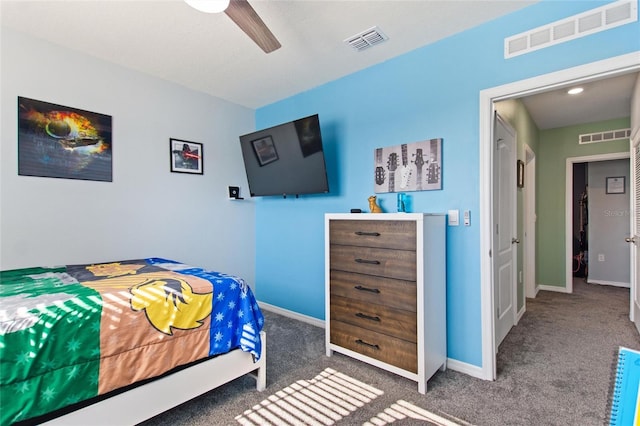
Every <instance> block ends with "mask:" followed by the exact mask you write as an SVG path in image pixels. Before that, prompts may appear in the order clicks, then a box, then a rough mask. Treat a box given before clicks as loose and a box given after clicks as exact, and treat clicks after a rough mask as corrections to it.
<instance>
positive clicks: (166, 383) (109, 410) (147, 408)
mask: <svg viewBox="0 0 640 426" xmlns="http://www.w3.org/2000/svg"><path fill="white" fill-rule="evenodd" d="M260 339H262V355H261V357H260V360H259V361H258V362H253V355H251V354H250V353H248V352H244V351H242V350H241V349H234V350H233V351H231V352H228V353H226V354H222V355H218V356H216V357H214V358H211V359H210V360H207V361H204V362H201V363H199V364H196V365H193V366H191V367H189V368H185V369H184V370H181V371H178V372H176V373H173V374H170V375H168V376H164V377H161V378H159V379H158V380H153V381H150V382H148V383H145V384H144V385H141V386H138V387H135V388H133V389H131V390H128V391H126V392H124V393H121V394H118V395H114V396H112V397H110V398H107V399H104V400H102V401H99V402H96V403H95V404H92V405H89V406H87V407H84V408H81V409H79V410H77V411H73V412H71V413H68V414H65V415H64V416H61V417H57V418H55V419H53V420H50V421H48V422H46V423H43V424H44V425H64V426H71V425H78V426H86V425H89V424H90V425H94V426H98V425H110V426H112V425H134V424H138V423H140V422H142V421H144V420H147V419H150V418H151V417H153V416H156V415H158V414H160V413H163V412H165V411H167V410H169V409H171V408H173V407H176V406H178V405H180V404H182V403H184V402H187V401H189V400H190V399H193V398H195V397H197V396H199V395H202V394H203V393H205V392H208V391H210V390H212V389H215V388H217V387H219V386H221V385H223V384H225V383H227V382H230V381H231V380H234V379H236V378H238V377H241V376H244V375H245V374H251V375H252V376H254V377H255V379H256V389H257V390H258V391H263V390H264V389H265V387H266V385H267V356H266V355H267V340H266V334H265V332H264V331H261V332H260Z"/></svg>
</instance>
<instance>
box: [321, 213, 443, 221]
mask: <svg viewBox="0 0 640 426" xmlns="http://www.w3.org/2000/svg"><path fill="white" fill-rule="evenodd" d="M324 216H325V219H328V220H331V219H336V220H345V219H346V220H422V219H423V218H424V217H425V216H446V214H445V213H325V215H324Z"/></svg>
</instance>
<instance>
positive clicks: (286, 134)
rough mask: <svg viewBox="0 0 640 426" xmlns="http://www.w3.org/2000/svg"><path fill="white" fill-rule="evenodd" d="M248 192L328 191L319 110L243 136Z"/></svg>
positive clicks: (304, 192)
mask: <svg viewBox="0 0 640 426" xmlns="http://www.w3.org/2000/svg"><path fill="white" fill-rule="evenodd" d="M240 146H241V148H242V157H243V159H244V167H245V170H246V172H247V181H248V183H249V193H250V194H251V196H252V197H257V196H266V195H279V196H283V197H287V196H290V195H291V196H298V195H302V194H319V193H327V192H329V183H328V181H327V170H326V165H325V160H324V151H323V149H322V135H321V134H320V120H319V118H318V114H315V115H311V116H309V117H304V118H300V119H298V120H294V121H290V122H288V123H283V124H279V125H277V126H273V127H269V128H267V129H263V130H259V131H256V132H252V133H249V134H246V135H242V136H240Z"/></svg>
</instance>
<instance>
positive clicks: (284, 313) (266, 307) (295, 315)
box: [258, 301, 324, 328]
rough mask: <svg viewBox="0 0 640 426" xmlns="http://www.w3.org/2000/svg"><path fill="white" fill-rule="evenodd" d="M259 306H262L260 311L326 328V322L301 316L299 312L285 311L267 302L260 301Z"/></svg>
mask: <svg viewBox="0 0 640 426" xmlns="http://www.w3.org/2000/svg"><path fill="white" fill-rule="evenodd" d="M258 306H260V309H264V310H265V311H270V312H273V313H275V314H279V315H282V316H283V317H288V318H293V319H295V320H298V321H302V322H306V323H307V324H311V325H315V326H316V327H320V328H324V320H320V319H318V318H314V317H310V316H308V315H303V314H299V313H298V312H293V311H290V310H288V309H283V308H280V307H278V306H274V305H270V304H269V303H265V302H260V301H258Z"/></svg>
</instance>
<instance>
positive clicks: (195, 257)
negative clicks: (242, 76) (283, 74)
mask: <svg viewBox="0 0 640 426" xmlns="http://www.w3.org/2000/svg"><path fill="white" fill-rule="evenodd" d="M1 35H2V38H1V46H0V48H1V49H0V51H1V63H0V64H1V68H0V69H1V89H2V90H1V95H0V99H1V100H0V108H1V126H2V127H1V133H0V134H1V137H2V140H1V149H0V167H1V170H0V178H1V182H0V206H1V208H0V240H1V242H0V269H2V270H7V269H13V268H19V267H28V266H36V265H59V264H69V263H85V262H101V261H111V260H121V259H134V258H141V257H151V256H156V257H165V258H169V259H174V260H179V261H182V262H185V263H189V264H193V265H197V266H204V267H207V268H212V269H215V270H218V271H223V272H227V273H232V274H238V275H241V276H243V277H244V278H245V279H246V280H247V281H248V282H249V283H250V284H251V285H253V283H254V280H255V213H254V204H253V202H252V201H251V200H245V201H229V200H228V199H227V187H228V186H229V185H239V186H240V187H241V195H243V194H246V193H247V189H246V188H247V185H246V176H245V173H244V166H243V163H242V156H241V151H240V145H239V140H238V136H239V135H241V134H244V133H248V132H249V131H252V130H254V129H255V125H254V123H255V122H254V120H255V119H254V111H253V110H250V109H247V108H244V107H241V106H238V105H236V104H232V103H229V102H226V101H223V100H221V99H218V98H214V97H211V96H208V95H205V94H202V93H198V92H194V91H192V90H189V89H186V88H183V87H181V86H178V85H175V84H173V83H169V82H166V81H164V80H160V79H157V78H153V77H150V76H146V75H143V74H140V73H138V72H134V71H131V70H127V69H124V68H122V67H119V66H116V65H113V64H109V63H106V62H103V61H101V60H98V59H95V58H92V57H88V56H85V55H79V54H77V53H76V52H73V51H70V50H67V49H64V48H61V47H58V46H55V45H52V44H49V43H45V42H43V41H40V40H37V39H34V38H30V37H27V36H25V35H23V34H20V33H17V32H15V31H13V30H9V29H6V28H2V33H1ZM96 48H99V46H97V47H96ZM185 66H189V64H185ZM18 96H23V97H27V98H32V99H37V100H41V101H46V102H50V103H54V104H60V105H63V106H67V107H73V108H79V109H83V110H88V111H94V112H98V113H102V114H107V115H111V116H112V120H113V145H112V146H113V182H95V181H80V180H70V179H52V178H40V177H30V176H18V172H17V110H16V109H17V97H18ZM169 138H178V139H185V140H189V141H195V142H200V143H203V144H204V149H203V153H204V175H188V174H179V173H171V172H170V170H169Z"/></svg>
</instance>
